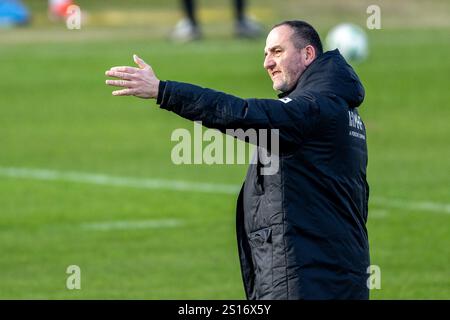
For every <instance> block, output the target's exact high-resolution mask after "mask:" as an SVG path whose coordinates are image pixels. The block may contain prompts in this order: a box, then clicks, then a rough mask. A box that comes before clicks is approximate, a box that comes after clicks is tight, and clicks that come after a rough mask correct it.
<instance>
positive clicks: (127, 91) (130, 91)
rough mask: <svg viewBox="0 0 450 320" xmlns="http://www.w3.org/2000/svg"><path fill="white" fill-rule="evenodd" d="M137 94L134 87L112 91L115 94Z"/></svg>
mask: <svg viewBox="0 0 450 320" xmlns="http://www.w3.org/2000/svg"><path fill="white" fill-rule="evenodd" d="M134 94H135V90H134V89H129V88H128V89H122V90H116V91H113V92H112V95H113V96H132V95H134Z"/></svg>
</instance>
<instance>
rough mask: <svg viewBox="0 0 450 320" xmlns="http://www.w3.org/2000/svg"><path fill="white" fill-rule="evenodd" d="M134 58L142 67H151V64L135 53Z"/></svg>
mask: <svg viewBox="0 0 450 320" xmlns="http://www.w3.org/2000/svg"><path fill="white" fill-rule="evenodd" d="M133 60H134V62H135V63H136V64H137V65H138V66H139V67H140V68H141V69H150V66H149V65H148V64H147V63H146V62H145V61H144V60H142V59H141V58H139V57H138V56H137V55H135V54H134V55H133Z"/></svg>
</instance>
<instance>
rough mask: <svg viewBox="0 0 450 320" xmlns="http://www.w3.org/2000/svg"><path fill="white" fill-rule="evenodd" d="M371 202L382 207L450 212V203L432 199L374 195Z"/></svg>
mask: <svg viewBox="0 0 450 320" xmlns="http://www.w3.org/2000/svg"><path fill="white" fill-rule="evenodd" d="M369 203H372V204H376V205H379V206H382V207H389V208H396V209H403V210H404V209H407V210H415V211H430V212H435V213H442V214H450V204H447V203H437V202H430V201H421V202H418V201H409V200H405V199H389V198H382V197H373V198H370V199H369ZM369 214H370V212H369Z"/></svg>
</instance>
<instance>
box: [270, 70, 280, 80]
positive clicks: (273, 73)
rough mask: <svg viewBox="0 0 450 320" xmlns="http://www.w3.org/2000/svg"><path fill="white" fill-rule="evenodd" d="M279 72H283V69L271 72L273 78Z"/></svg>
mask: <svg viewBox="0 0 450 320" xmlns="http://www.w3.org/2000/svg"><path fill="white" fill-rule="evenodd" d="M279 73H281V71H273V72H272V74H271V76H272V78H274V77H275V76H276V75H278V74H279Z"/></svg>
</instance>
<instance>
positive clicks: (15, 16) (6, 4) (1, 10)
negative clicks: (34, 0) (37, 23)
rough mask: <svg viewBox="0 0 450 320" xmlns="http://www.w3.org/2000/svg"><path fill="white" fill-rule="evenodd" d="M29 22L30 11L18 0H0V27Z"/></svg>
mask: <svg viewBox="0 0 450 320" xmlns="http://www.w3.org/2000/svg"><path fill="white" fill-rule="evenodd" d="M29 22H30V12H29V11H28V8H27V7H26V6H25V5H24V4H23V3H22V1H20V0H0V28H1V27H3V28H7V27H13V26H20V25H25V24H27V23H29Z"/></svg>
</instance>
